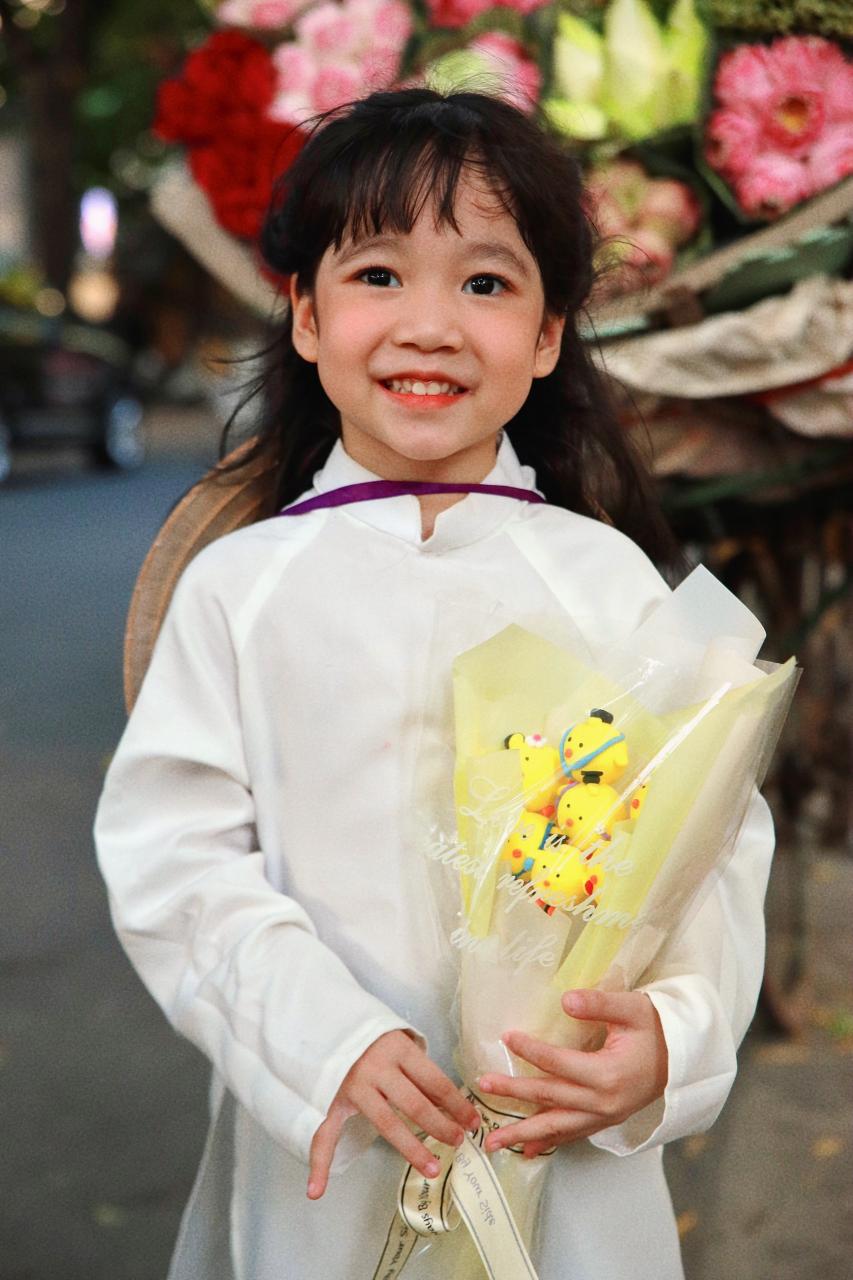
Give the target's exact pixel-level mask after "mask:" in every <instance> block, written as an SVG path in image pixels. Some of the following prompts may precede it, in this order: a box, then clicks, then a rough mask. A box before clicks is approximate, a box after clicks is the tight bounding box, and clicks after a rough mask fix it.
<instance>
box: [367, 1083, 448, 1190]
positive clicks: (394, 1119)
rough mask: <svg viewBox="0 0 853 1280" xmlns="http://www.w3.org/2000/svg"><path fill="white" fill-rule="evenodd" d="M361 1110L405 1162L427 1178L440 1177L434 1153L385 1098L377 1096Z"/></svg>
mask: <svg viewBox="0 0 853 1280" xmlns="http://www.w3.org/2000/svg"><path fill="white" fill-rule="evenodd" d="M361 1109H362V1111H363V1113H364V1115H366V1116H367V1118H368V1120H370V1122H371V1123H372V1124H373V1126H374V1128H375V1129H376V1131H377V1133H379V1134H381V1135H382V1137H383V1138H384V1139H385V1141H386V1142H389V1143H390V1144H391V1146H392V1147H394V1148H396V1150H397V1151H399V1153H400V1155H401V1156H402V1157H403V1158H404V1160H407V1161H408V1162H409V1164H411V1165H414V1167H415V1168H416V1169H417V1170H418V1172H419V1173H422V1174H423V1175H424V1177H426V1178H435V1177H437V1176H438V1172H439V1167H440V1166H439V1163H438V1161H437V1160H436V1158H435V1156H434V1155H433V1153H432V1152H431V1151H430V1150H429V1148H428V1147H425V1146H424V1144H423V1143H422V1142H421V1141H420V1139H419V1138H416V1137H415V1135H414V1134H413V1133H412V1131H411V1129H409V1128H408V1126H407V1125H406V1123H405V1121H403V1120H401V1119H400V1117H399V1116H398V1115H397V1113H396V1112H395V1111H394V1109H393V1107H391V1106H389V1104H388V1103H387V1102H386V1101H385V1099H384V1098H382V1097H381V1096H380V1095H379V1094H376V1095H375V1096H374V1097H373V1098H372V1099H370V1101H369V1102H366V1103H365V1105H364V1106H363V1107H362V1108H361Z"/></svg>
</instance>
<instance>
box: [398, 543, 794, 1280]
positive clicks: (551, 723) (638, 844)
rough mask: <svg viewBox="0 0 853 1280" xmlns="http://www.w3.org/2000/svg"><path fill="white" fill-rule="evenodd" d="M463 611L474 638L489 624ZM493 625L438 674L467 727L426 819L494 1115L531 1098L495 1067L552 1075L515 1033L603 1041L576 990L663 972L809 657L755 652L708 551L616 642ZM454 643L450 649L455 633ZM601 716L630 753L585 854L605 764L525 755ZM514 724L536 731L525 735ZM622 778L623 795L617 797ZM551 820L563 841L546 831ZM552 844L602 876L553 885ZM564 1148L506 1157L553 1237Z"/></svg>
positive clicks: (510, 1112)
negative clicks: (585, 821) (781, 658)
mask: <svg viewBox="0 0 853 1280" xmlns="http://www.w3.org/2000/svg"><path fill="white" fill-rule="evenodd" d="M452 616H453V611H452V609H451V610H449V611H447V610H445V611H444V613H443V615H442V622H441V625H442V626H443V628H444V629H445V631H446V628H447V626H448V619H449V618H452ZM459 630H460V636H462V637H463V639H464V638H470V636H471V635H472V634H473V633H474V631H473V630H472V628H470V627H466V626H460V628H459ZM484 631H485V632H489V633H491V634H489V636H488V638H487V639H486V640H485V641H483V642H482V643H479V644H475V645H474V646H473V647H470V648H464V646H463V647H461V651H459V652H458V655H457V657H456V659H455V661H454V662H453V663H452V670H450V669H448V668H447V664H446V658H445V659H444V669H441V670H438V669H436V670H434V671H433V672H432V673H431V680H432V683H433V686H434V687H435V689H436V690H439V691H440V690H441V689H445V690H446V689H447V687H448V686H451V685H452V720H453V725H454V730H453V735H452V737H453V741H452V742H450V741H448V742H447V744H446V752H447V759H446V760H445V761H444V767H442V762H441V761H440V760H436V758H435V746H434V744H433V747H432V757H431V759H430V760H429V761H426V760H425V761H424V777H425V779H426V783H425V787H426V789H428V791H429V798H428V799H426V798H425V796H426V790H422V791H421V793H420V794H419V796H418V797H417V799H416V803H415V806H414V813H415V816H416V818H417V822H416V824H415V836H414V838H415V839H416V840H417V842H418V843H419V845H420V850H421V852H422V854H423V855H424V856H425V858H426V859H427V862H428V866H429V881H430V884H431V887H432V892H433V898H434V902H433V906H434V911H435V917H436V920H437V921H438V922H439V923H440V928H441V929H442V931H443V935H444V936H445V938H446V942H447V946H448V947H449V948H452V949H453V952H454V954H455V957H456V960H457V965H458V974H459V985H458V997H457V1006H456V1008H457V1014H458V1049H457V1053H456V1066H457V1069H458V1073H459V1078H460V1080H461V1081H462V1083H463V1085H464V1086H466V1087H467V1088H469V1089H470V1090H471V1091H472V1093H473V1094H474V1095H476V1097H477V1098H478V1099H479V1100H480V1101H481V1102H482V1103H483V1104H485V1107H484V1111H485V1114H486V1116H487V1122H488V1123H490V1124H493V1125H494V1124H500V1123H502V1122H506V1123H509V1122H510V1120H511V1119H512V1118H515V1117H518V1116H520V1115H522V1114H524V1113H525V1106H524V1104H522V1103H520V1102H519V1101H518V1100H517V1099H512V1098H495V1097H485V1096H484V1095H483V1094H482V1092H481V1091H480V1090H478V1089H477V1087H476V1081H477V1080H478V1078H479V1077H480V1076H482V1075H484V1074H486V1073H487V1072H499V1073H501V1074H504V1075H523V1074H531V1075H532V1074H537V1073H536V1071H535V1069H534V1068H532V1067H530V1066H528V1064H526V1063H525V1062H523V1061H522V1060H521V1059H519V1058H516V1057H515V1056H514V1055H512V1054H511V1053H510V1052H509V1050H508V1049H507V1047H506V1046H505V1045H504V1044H503V1042H502V1040H501V1036H502V1035H503V1034H504V1033H505V1032H506V1031H507V1030H509V1029H510V1028H514V1029H520V1030H523V1031H526V1032H528V1033H529V1034H531V1035H534V1036H536V1037H538V1038H540V1039H542V1040H545V1041H548V1042H550V1043H552V1044H559V1045H565V1046H569V1047H574V1048H581V1049H589V1050H592V1049H595V1048H597V1047H598V1046H599V1045H600V1044H601V1042H602V1041H603V1038H604V1033H605V1029H604V1028H603V1027H601V1026H600V1025H596V1024H590V1023H589V1022H580V1021H574V1020H573V1019H571V1018H569V1017H568V1016H567V1015H566V1014H565V1012H564V1010H563V1008H562V1005H561V996H562V994H563V992H565V991H567V990H571V989H575V988H599V989H602V990H607V991H630V990H632V989H634V988H635V987H637V986H638V985H640V984H641V982H642V981H643V980H644V978H645V980H650V978H651V977H653V962H654V959H655V956H656V954H657V953H658V951H659V950H660V948H661V946H662V945H663V943H664V942H665V940H666V939H667V938H668V937H669V936H670V935H672V934H673V932H674V931H677V930H680V929H681V928H683V927H684V926H685V925H686V923H687V921H688V918H689V916H690V915H691V913H692V912H694V911H695V910H696V909H697V908H698V906H699V905H700V903H701V901H702V900H704V897H705V895H706V894H707V893H708V892H710V890H711V889H712V887H713V884H714V882H715V879H716V877H717V876H718V875H719V874H720V872H721V871H722V869H723V868H724V866H725V863H726V861H727V859H728V858H729V857H730V856H731V854H732V852H733V850H734V848H735V846H736V843H737V837H738V833H739V831H740V828H741V826H742V823H743V820H744V817H745V814H746V811H747V808H748V806H749V804H750V801H751V799H752V797H753V795H754V793H755V789H756V788H757V787H759V786H760V785H761V783H762V781H763V778H764V775H765V773H766V770H767V766H768V763H769V760H770V757H771V755H772V752H773V750H774V747H775V745H776V742H777V740H778V737H779V734H780V731H781V728H782V725H783V723H784V719H785V716H786V714H787V711H788V708H789V706H790V701H791V698H792V696H793V693H794V690H795V687H796V683H797V679H798V670H797V667H796V664H795V662H794V660H793V659H790V660H789V661H788V662H786V663H784V664H782V665H776V664H770V663H764V662H757V661H756V654H757V652H758V648H759V646H760V644H761V642H762V640H763V637H764V632H763V629H762V628H761V626H760V624H759V623H758V622H757V620H756V619H755V618H754V617H753V615H752V614H751V613H750V612H749V610H748V609H746V607H745V606H744V605H742V604H741V602H740V601H738V600H737V599H736V597H734V596H732V595H731V593H730V592H728V590H727V589H726V588H724V587H723V586H722V585H721V584H720V583H719V582H718V581H717V580H716V579H715V578H714V577H713V576H712V575H711V574H710V573H708V572H707V571H706V570H704V569H701V568H700V569H697V570H694V572H693V573H692V574H690V575H689V576H688V577H687V578H686V579H685V581H684V582H683V583H682V584H681V586H680V587H678V588H677V589H676V590H675V591H674V592H673V593H672V594H671V596H669V597H668V598H667V599H666V600H665V601H664V602H663V603H661V604H660V605H659V606H658V607H657V608H656V609H655V610H654V611H653V612H652V614H651V615H650V616H649V617H648V618H647V619H646V620H645V622H644V623H643V624H642V625H641V626H640V627H639V628H638V629H637V630H636V631H635V632H634V633H633V634H632V635H631V636H630V637H629V638H628V640H627V641H624V642H622V643H620V644H619V645H618V646H615V647H610V648H604V647H603V648H602V651H601V652H600V653H598V654H595V655H594V656H593V658H592V660H591V659H590V654H589V652H588V650H586V649H585V646H582V645H580V644H577V645H576V644H573V643H572V640H571V635H572V628H571V626H567V628H566V630H565V633H564V634H563V635H561V636H560V640H559V641H558V642H557V643H555V641H554V638H553V637H554V635H555V634H556V633H555V628H554V627H553V625H550V623H549V625H547V626H543V628H542V632H539V631H537V630H536V629H535V628H531V627H530V626H528V625H524V626H521V625H518V624H515V623H509V625H501V624H500V623H499V622H497V621H495V620H494V619H492V620H491V624H490V625H489V626H486V627H484ZM557 631H559V629H557ZM543 633H545V634H543ZM565 636H568V637H569V639H568V641H566V639H565ZM440 648H441V652H442V653H443V654H446V652H447V644H446V636H445V637H444V639H443V642H442V644H441V646H440ZM438 696H441V694H440V693H439V695H438ZM593 712H595V713H599V712H604V713H605V715H604V717H603V718H599V716H598V715H595V716H593V715H592V713H593ZM608 717H612V722H610V723H609V724H608V719H607V718H608ZM590 725H591V728H592V730H593V731H595V730H600V732H599V733H598V738H597V739H596V741H600V740H601V739H602V738H603V739H604V740H605V741H607V740H609V738H611V737H614V736H619V735H623V736H624V748H625V751H626V754H627V764H626V765H625V766H624V767H623V768H622V769H621V770H620V771H619V776H618V777H617V778H616V779H615V780H613V781H612V783H609V784H608V783H605V781H604V779H603V778H602V777H599V779H598V781H597V783H596V785H597V787H598V793H597V796H596V800H597V805H596V818H597V822H596V832H597V834H596V835H595V836H594V837H592V838H590V833H589V831H587V833H586V836H585V837H584V838H583V839H581V841H580V843H581V844H583V846H584V847H583V848H582V849H578V850H576V851H575V852H574V853H572V852H571V848H573V846H571V840H572V838H573V837H571V835H570V832H571V828H570V827H566V826H561V825H560V824H559V822H558V821H555V819H556V818H558V817H559V816H560V815H562V816H563V817H564V818H565V814H566V813H568V812H571V809H572V806H573V801H574V799H576V798H577V799H580V800H584V799H586V798H587V796H588V795H592V792H590V793H587V792H585V791H583V790H582V788H585V787H586V786H588V785H589V779H588V778H587V780H586V781H581V780H579V779H575V778H572V777H571V776H570V775H569V774H567V773H566V767H568V766H569V765H570V764H571V759H569V760H567V761H565V764H564V762H563V759H562V757H561V756H560V759H559V760H558V762H557V765H556V767H555V768H553V769H552V770H551V771H550V772H546V771H545V770H544V766H543V763H542V761H541V760H540V761H538V762H537V769H536V772H535V779H534V781H532V782H531V780H530V770H529V768H528V770H527V772H525V765H524V762H523V755H524V754H525V752H526V754H527V756H528V758H533V757H535V756H536V750H535V749H536V748H537V747H540V748H541V747H547V748H551V749H553V751H554V753H555V754H556V755H558V756H559V755H560V748H561V744H563V742H564V739H565V738H566V736H567V735H568V734H569V732H570V731H572V732H573V736H574V737H575V740H576V741H575V746H577V744H578V743H579V742H580V741H582V739H583V728H584V726H587V727H589V726H590ZM602 726H604V728H602ZM575 727H579V728H580V730H581V735H580V738H578V735H577V734H574V729H575ZM508 740H512V741H513V742H515V743H521V744H522V745H520V746H516V747H515V748H512V747H508V746H507V745H506V744H507V742H508ZM593 745H595V744H593ZM531 746H532V747H533V748H534V751H533V752H532V753H531V752H530V751H529V750H528V748H529V747H531ZM588 746H589V743H587V744H585V747H584V748H583V749H582V750H581V752H580V758H581V759H584V758H585V756H587V755H589V751H588V750H586V748H587V747H588ZM567 749H568V748H567ZM451 758H452V759H451ZM575 758H578V757H577V756H576V757H575ZM543 759H544V757H543ZM551 759H552V760H553V755H552V756H551ZM602 765H603V766H604V767H603V769H602ZM597 770H598V771H599V773H603V774H604V776H605V777H606V776H607V774H608V765H607V759H606V752H605V756H604V758H603V759H602V757H601V756H598V757H593V759H591V760H588V761H587V767H586V769H585V770H584V772H585V773H590V772H591V773H593V774H594V773H595V772H596V771H597ZM451 777H452V779H453V785H452V788H451V785H450V778H451ZM525 778H526V779H527V785H525ZM442 780H443V781H442ZM569 784H573V785H571V786H570V785H569ZM608 785H609V786H610V787H611V788H612V790H613V791H614V792H615V793H616V796H617V802H616V803H615V804H614V805H612V806H611V807H610V809H609V810H608V811H606V812H604V811H602V796H604V798H605V799H606V794H607V793H604V792H603V790H602V789H603V788H604V787H605V786H608ZM442 787H443V790H441V788H442ZM564 788H568V790H566V791H564ZM437 789H438V790H437ZM451 791H452V793H451ZM561 793H562V796H563V797H565V796H567V797H568V803H569V808H568V809H565V810H564V809H563V807H562V804H565V799H562V803H561V804H558V805H553V801H554V800H557V798H559V797H561ZM572 793H574V794H572ZM549 797H550V798H551V800H552V805H549V804H548V803H547V801H548V799H549ZM551 807H553V808H554V810H555V812H553V813H550V814H549V813H548V812H547V810H548V809H549V808H551ZM541 809H545V810H546V812H545V813H542V812H540V810H541ZM582 809H583V806H582V805H581V810H582ZM575 812H576V813H578V809H577V808H576V807H575ZM580 816H583V815H582V813H581V815H580ZM548 821H551V822H552V826H551V828H550V832H549V837H548V839H547V840H546V844H545V848H544V849H536V848H535V846H536V845H537V843H538V841H539V840H540V839H542V838H543V832H544V831H545V828H546V826H547V823H548ZM525 827H526V828H527V831H526V835H525ZM549 842H550V843H549ZM531 844H532V845H533V846H534V848H533V850H532V852H533V855H534V856H533V867H532V868H529V869H528V872H527V874H526V875H525V874H524V873H523V872H521V873H519V872H520V865H519V862H518V852H519V847H520V849H521V852H522V853H523V854H524V855H525V856H524V857H523V858H522V859H521V865H523V863H524V862H525V861H528V858H527V856H526V855H527V853H528V850H530V848H531ZM549 852H550V853H551V860H550V869H551V871H552V872H553V869H554V866H555V865H558V864H555V862H554V857H553V855H554V853H555V852H559V853H561V854H562V855H563V859H562V871H563V873H564V876H565V877H566V878H567V879H566V882H567V884H568V885H571V884H572V883H573V876H574V881H578V882H579V883H580V884H581V885H585V884H586V882H587V881H588V879H589V878H591V876H593V875H595V877H596V879H595V883H590V884H589V890H587V888H586V887H580V888H578V890H577V892H576V894H575V896H573V897H568V898H566V899H561V898H560V892H559V891H558V892H557V893H556V894H555V893H554V886H553V884H551V885H550V886H549V887H548V888H543V883H542V882H543V881H544V880H545V879H547V878H548V865H549V864H548V859H547V856H546V855H547V854H548V853H549ZM513 854H515V855H516V862H515V864H514V861H513ZM543 856H546V869H545V872H544V873H540V871H539V867H540V865H541V863H540V862H538V861H537V858H539V859H541V858H542V857H543ZM573 862H574V870H573V865H572V864H573ZM537 875H539V877H540V878H539V881H538V882H537V879H536V877H537ZM579 876H582V877H583V879H582V880H579ZM549 898H550V901H548V899H549ZM555 902H556V903H557V905H554V903H555ZM532 1109H533V1108H528V1109H527V1110H528V1111H529V1110H532ZM549 1158H550V1157H549V1156H541V1157H538V1158H536V1159H534V1160H527V1159H524V1158H523V1157H522V1156H521V1155H520V1154H518V1153H516V1152H513V1151H501V1152H498V1153H497V1154H496V1156H495V1157H494V1158H493V1164H494V1166H495V1168H496V1171H497V1173H498V1176H499V1178H500V1181H501V1184H502V1187H503V1189H504V1192H505V1194H506V1196H507V1199H508V1201H509V1203H510V1207H511V1209H512V1211H513V1214H514V1216H515V1219H516V1222H517V1224H518V1226H519V1228H520V1230H521V1232H522V1235H523V1237H524V1239H525V1241H526V1243H527V1244H528V1247H530V1246H531V1245H532V1246H533V1247H535V1223H536V1212H537V1205H538V1201H539V1196H540V1192H541V1187H542V1184H543V1179H544V1177H545V1176H547V1168H548V1161H549ZM454 1237H455V1238H454V1239H453V1241H452V1243H451V1242H450V1241H448V1242H447V1244H448V1245H450V1248H449V1250H448V1257H447V1265H446V1274H447V1276H448V1277H449V1278H452V1280H462V1278H463V1277H464V1278H465V1280H469V1278H470V1280H475V1278H478V1277H480V1276H481V1275H482V1274H483V1271H482V1264H481V1263H480V1261H479V1259H478V1257H477V1255H476V1253H475V1252H474V1249H473V1246H472V1244H471V1242H470V1240H469V1239H467V1238H465V1233H464V1232H463V1231H457V1232H455V1233H454ZM429 1247H432V1246H429Z"/></svg>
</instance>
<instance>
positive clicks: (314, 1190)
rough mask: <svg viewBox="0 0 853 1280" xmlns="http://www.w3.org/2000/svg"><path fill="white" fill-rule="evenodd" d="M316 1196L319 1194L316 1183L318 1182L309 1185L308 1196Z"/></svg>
mask: <svg viewBox="0 0 853 1280" xmlns="http://www.w3.org/2000/svg"><path fill="white" fill-rule="evenodd" d="M316 1194H317V1183H316V1182H309V1183H308V1195H309V1196H311V1197H312V1198H313V1197H314V1196H315V1195H316Z"/></svg>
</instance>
